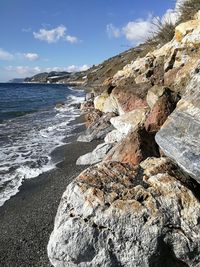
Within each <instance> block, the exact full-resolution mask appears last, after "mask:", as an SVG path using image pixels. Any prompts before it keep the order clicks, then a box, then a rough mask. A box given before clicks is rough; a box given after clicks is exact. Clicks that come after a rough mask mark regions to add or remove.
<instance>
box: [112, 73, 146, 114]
mask: <svg viewBox="0 0 200 267" xmlns="http://www.w3.org/2000/svg"><path fill="white" fill-rule="evenodd" d="M150 87H151V85H150V84H135V81H134V79H132V78H128V79H124V80H123V82H122V83H121V84H120V85H119V86H117V87H116V88H114V89H113V91H112V93H111V95H112V96H113V97H114V98H115V100H116V101H117V106H118V113H119V114H120V115H122V114H124V113H127V112H130V111H133V110H134V109H139V108H146V107H148V104H147V102H146V95H147V92H148V90H149V88H150Z"/></svg>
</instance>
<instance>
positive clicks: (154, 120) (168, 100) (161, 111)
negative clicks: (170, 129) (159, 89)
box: [145, 89, 176, 132]
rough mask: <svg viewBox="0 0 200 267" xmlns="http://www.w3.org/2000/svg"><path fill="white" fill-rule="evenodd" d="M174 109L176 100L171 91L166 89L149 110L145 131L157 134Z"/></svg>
mask: <svg viewBox="0 0 200 267" xmlns="http://www.w3.org/2000/svg"><path fill="white" fill-rule="evenodd" d="M175 107H176V100H175V99H174V97H173V95H172V93H171V91H170V90H167V89H166V90H165V93H164V94H163V95H162V96H161V97H160V98H159V99H158V100H157V102H156V103H155V105H154V106H153V108H152V109H151V111H150V113H149V115H148V117H147V120H146V121H145V128H146V130H147V131H148V132H157V131H158V130H159V129H160V127H161V126H162V125H163V124H164V122H165V121H166V119H167V118H168V116H169V115H170V114H171V113H172V111H173V110H174V109H175Z"/></svg>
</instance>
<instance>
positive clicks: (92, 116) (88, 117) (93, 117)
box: [85, 109, 103, 128]
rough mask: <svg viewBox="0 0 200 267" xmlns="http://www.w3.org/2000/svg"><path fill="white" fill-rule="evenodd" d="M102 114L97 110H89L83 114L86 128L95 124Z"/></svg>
mask: <svg viewBox="0 0 200 267" xmlns="http://www.w3.org/2000/svg"><path fill="white" fill-rule="evenodd" d="M102 115H103V113H102V112H101V111H100V110H98V109H91V110H90V111H89V112H87V113H86V114H85V125H86V127H87V128H89V127H91V126H92V125H93V124H94V123H96V122H97V121H98V120H99V119H100V118H101V117H102Z"/></svg>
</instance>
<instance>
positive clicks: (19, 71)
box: [4, 64, 89, 77]
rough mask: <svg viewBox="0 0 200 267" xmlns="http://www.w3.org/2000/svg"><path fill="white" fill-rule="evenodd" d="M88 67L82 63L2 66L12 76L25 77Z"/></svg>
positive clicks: (82, 69)
mask: <svg viewBox="0 0 200 267" xmlns="http://www.w3.org/2000/svg"><path fill="white" fill-rule="evenodd" d="M88 68H89V66H88V65H86V64H84V65H82V66H76V65H71V66H68V67H50V68H42V67H38V66H36V67H29V66H7V67H4V71H6V72H8V73H11V74H12V76H13V77H27V76H32V75H34V74H37V73H41V72H51V71H67V72H77V71H85V70H87V69H88Z"/></svg>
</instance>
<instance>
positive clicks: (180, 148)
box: [48, 13, 200, 267]
mask: <svg viewBox="0 0 200 267" xmlns="http://www.w3.org/2000/svg"><path fill="white" fill-rule="evenodd" d="M143 52H144V50H143ZM135 53H136V52H134V55H133V60H132V61H130V62H127V61H126V63H127V64H124V63H125V61H124V62H123V63H121V64H122V69H120V70H118V69H117V71H115V70H116V69H112V71H110V72H109V71H108V69H107V67H108V66H109V64H108V65H107V64H106V66H104V67H102V69H101V72H100V69H99V70H96V71H95V72H93V74H91V73H90V74H89V75H93V76H92V77H91V76H89V75H88V78H87V83H88V86H89V85H90V82H91V84H92V81H93V79H95V77H97V76H98V74H99V77H101V78H102V80H101V79H99V80H98V81H96V82H95V83H94V88H93V89H94V90H93V91H94V99H93V96H92V95H90V97H88V101H87V102H86V103H84V104H83V105H82V110H83V111H84V112H86V113H87V115H86V119H87V120H88V121H87V125H88V129H87V131H86V133H85V135H82V136H81V137H80V138H79V141H85V142H88V141H91V140H93V139H102V141H103V144H101V145H100V147H99V146H98V147H97V148H96V150H95V151H93V152H92V153H90V154H87V155H85V156H82V157H81V158H79V159H78V161H77V163H78V164H85V165H88V164H90V165H91V166H90V167H89V168H87V169H86V170H85V171H83V172H82V173H81V174H80V175H79V176H78V177H77V178H76V179H75V180H74V181H73V182H72V183H71V184H70V185H69V186H68V187H67V190H66V191H65V192H64V194H63V197H62V199H61V203H60V206H59V208H58V212H57V215H56V219H55V225H54V231H53V232H52V234H51V237H50V241H49V244H48V254H49V258H50V261H51V263H52V264H53V265H54V266H91V267H92V266H113V267H114V266H135V267H137V266H138V267H141V266H151V267H160V266H170V267H171V266H175V267H176V266H177V267H179V266H180V267H182V266H192V267H199V266H200V265H199V264H200V203H199V194H200V178H199V177H200V141H199V140H200V136H199V133H200V111H199V107H200V85H199V84H200V61H199V55H200V13H198V14H196V15H195V18H194V19H193V20H192V21H188V22H185V23H182V24H180V25H178V26H177V27H176V30H175V36H174V38H173V40H172V41H170V42H169V43H167V44H166V45H164V46H163V47H160V48H158V49H155V50H154V51H151V52H149V53H148V54H146V55H144V56H141V54H140V53H141V50H140V51H139V52H137V53H139V54H137V55H136V54H135ZM138 55H139V57H137V56H138ZM108 62H109V61H108ZM113 66H114V63H113ZM113 68H114V67H113ZM103 69H104V70H105V72H104V74H105V75H103V74H102V72H103ZM106 70H107V71H106ZM114 72H115V73H114ZM94 73H95V74H94ZM100 73H101V75H100ZM108 73H109V75H108ZM103 78H105V79H104V80H103ZM88 114H89V115H88ZM108 147H109V149H107V148H108ZM105 148H106V149H105ZM94 159H95V161H94ZM94 162H100V163H98V164H96V165H93V164H94Z"/></svg>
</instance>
